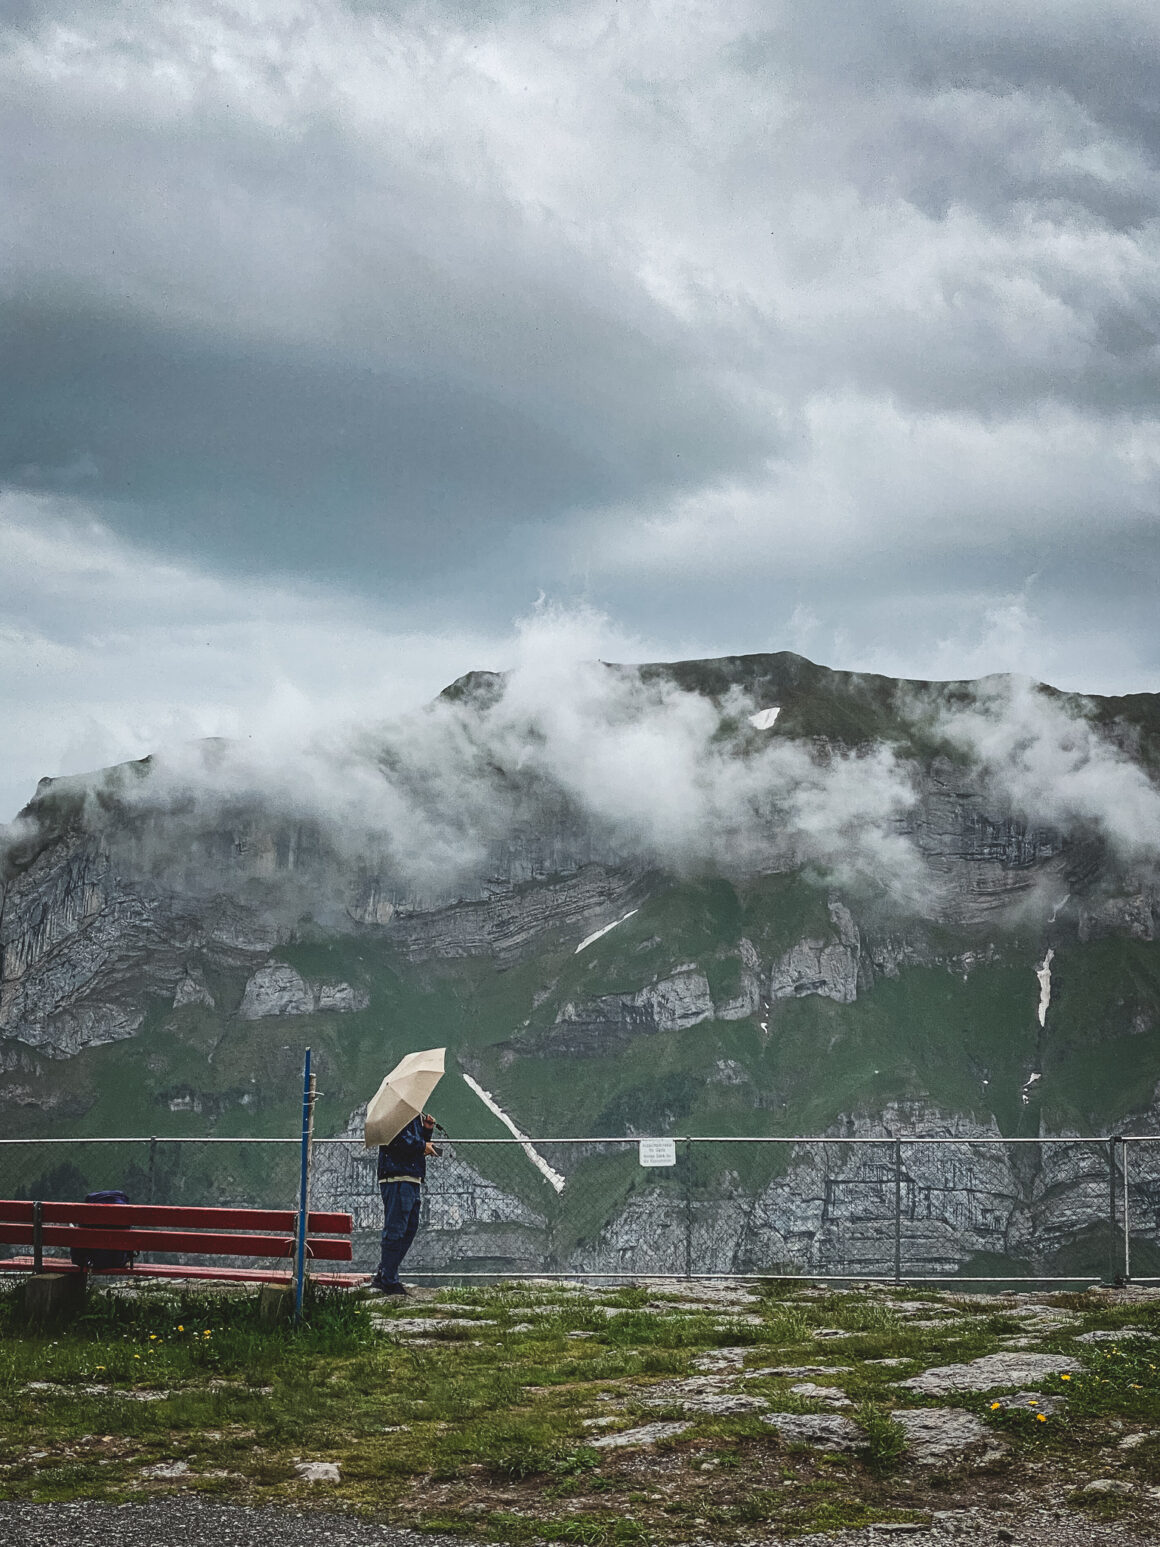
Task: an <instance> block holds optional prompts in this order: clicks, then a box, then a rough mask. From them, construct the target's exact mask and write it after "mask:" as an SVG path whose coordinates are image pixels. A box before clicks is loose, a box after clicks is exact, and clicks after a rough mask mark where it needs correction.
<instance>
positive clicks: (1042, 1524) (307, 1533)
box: [0, 1494, 1160, 1547]
mask: <svg viewBox="0 0 1160 1547" xmlns="http://www.w3.org/2000/svg"><path fill="white" fill-rule="evenodd" d="M765 1540H766V1541H767V1542H771V1541H776V1540H777V1538H770V1537H766V1538H765ZM892 1541H897V1542H907V1543H913V1544H914V1547H952V1544H953V1547H976V1544H977V1547H984V1544H986V1547H999V1544H1002V1543H1007V1542H1015V1543H1020V1544H1026V1543H1028V1542H1039V1543H1047V1542H1053V1543H1060V1544H1061V1547H1062V1544H1066V1547H1160V1536H1157V1535H1155V1534H1154V1533H1153V1532H1151V1531H1147V1532H1141V1531H1136V1530H1133V1529H1131V1528H1130V1527H1128V1526H1121V1525H1113V1524H1109V1523H1105V1524H1101V1523H1098V1522H1096V1521H1090V1520H1087V1519H1086V1518H1085V1517H1084V1516H1082V1515H1074V1514H1070V1513H1056V1512H1054V1511H1041V1510H1035V1511H1031V1512H1030V1513H1027V1514H1020V1515H1018V1516H1015V1515H1012V1516H1011V1517H1009V1518H1006V1517H1002V1516H1000V1517H998V1518H996V1517H995V1516H987V1517H985V1518H980V1517H979V1516H977V1515H975V1514H974V1512H973V1511H968V1510H953V1511H947V1512H946V1513H945V1514H944V1515H943V1517H942V1518H941V1519H939V1520H937V1521H936V1522H935V1524H934V1525H933V1526H932V1527H930V1528H929V1529H928V1528H923V1529H920V1530H917V1531H916V1530H915V1529H914V1528H913V1527H906V1526H893V1527H891V1526H878V1527H877V1528H874V1527H871V1528H870V1529H869V1530H866V1531H849V1532H842V1533H840V1534H838V1535H832V1534H827V1535H825V1536H800V1537H797V1538H796V1539H795V1544H794V1547H834V1544H836V1543H840V1544H841V1547H883V1544H884V1543H886V1542H892ZM0 1542H3V1543H4V1544H5V1547H109V1544H110V1543H115V1544H116V1547H324V1544H329V1543H341V1544H342V1547H468V1544H467V1542H466V1539H465V1538H464V1537H460V1536H430V1535H427V1534H426V1533H423V1534H422V1535H420V1534H419V1533H417V1532H415V1531H405V1530H400V1529H398V1528H396V1527H394V1526H383V1525H368V1524H366V1523H364V1522H362V1521H358V1520H353V1519H351V1517H350V1516H348V1515H322V1514H315V1513H314V1512H313V1511H310V1512H302V1513H300V1512H298V1511H296V1510H292V1509H242V1508H239V1507H238V1506H237V1505H234V1504H216V1503H213V1502H211V1501H209V1500H206V1499H200V1498H198V1497H197V1496H196V1495H194V1494H190V1495H186V1496H182V1495H179V1496H177V1497H174V1498H168V1499H159V1500H157V1501H155V1502H154V1503H151V1504H122V1505H115V1504H86V1503H78V1504H5V1503H0Z"/></svg>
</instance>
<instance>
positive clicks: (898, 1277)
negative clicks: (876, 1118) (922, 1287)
mask: <svg viewBox="0 0 1160 1547" xmlns="http://www.w3.org/2000/svg"><path fill="white" fill-rule="evenodd" d="M894 1282H895V1283H896V1284H900V1283H901V1282H902V1140H901V1139H900V1138H898V1137H897V1135H896V1136H895V1139H894Z"/></svg>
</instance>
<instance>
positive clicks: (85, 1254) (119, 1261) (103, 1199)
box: [69, 1191, 133, 1268]
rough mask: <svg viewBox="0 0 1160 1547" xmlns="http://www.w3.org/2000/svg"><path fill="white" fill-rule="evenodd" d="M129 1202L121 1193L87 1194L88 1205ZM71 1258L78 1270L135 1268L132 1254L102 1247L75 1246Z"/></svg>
mask: <svg viewBox="0 0 1160 1547" xmlns="http://www.w3.org/2000/svg"><path fill="white" fill-rule="evenodd" d="M128 1201H129V1199H128V1197H127V1196H126V1194H125V1193H123V1192H120V1191H113V1192H90V1193H86V1194H85V1202H86V1203H128ZM69 1256H70V1257H71V1258H72V1260H73V1264H74V1265H75V1266H76V1267H78V1268H131V1267H132V1266H133V1253H132V1252H113V1251H108V1250H106V1249H105V1248H104V1247H101V1246H73V1247H70V1248H69Z"/></svg>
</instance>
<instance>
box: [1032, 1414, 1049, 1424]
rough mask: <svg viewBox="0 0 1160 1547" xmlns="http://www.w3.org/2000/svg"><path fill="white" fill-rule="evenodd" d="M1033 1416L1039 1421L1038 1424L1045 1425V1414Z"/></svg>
mask: <svg viewBox="0 0 1160 1547" xmlns="http://www.w3.org/2000/svg"><path fill="white" fill-rule="evenodd" d="M1035 1416H1036V1418H1038V1419H1039V1422H1040V1423H1046V1422H1047V1414H1046V1413H1036V1415H1035Z"/></svg>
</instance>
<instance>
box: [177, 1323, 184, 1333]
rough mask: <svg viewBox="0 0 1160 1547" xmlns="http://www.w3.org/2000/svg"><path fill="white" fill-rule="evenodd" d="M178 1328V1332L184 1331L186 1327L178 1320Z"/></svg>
mask: <svg viewBox="0 0 1160 1547" xmlns="http://www.w3.org/2000/svg"><path fill="white" fill-rule="evenodd" d="M177 1330H178V1332H184V1331H185V1328H184V1327H183V1326H182V1325H181V1323H180V1322H178V1324H177Z"/></svg>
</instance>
